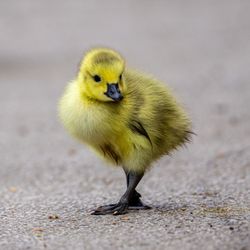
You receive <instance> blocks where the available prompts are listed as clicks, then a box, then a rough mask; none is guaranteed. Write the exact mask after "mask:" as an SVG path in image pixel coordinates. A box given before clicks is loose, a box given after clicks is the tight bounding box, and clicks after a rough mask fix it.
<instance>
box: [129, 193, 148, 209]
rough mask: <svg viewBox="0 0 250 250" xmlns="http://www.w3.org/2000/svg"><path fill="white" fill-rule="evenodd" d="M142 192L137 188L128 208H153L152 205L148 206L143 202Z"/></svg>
mask: <svg viewBox="0 0 250 250" xmlns="http://www.w3.org/2000/svg"><path fill="white" fill-rule="evenodd" d="M140 197H141V194H140V193H138V192H137V191H136V190H135V192H134V194H133V197H132V199H131V200H130V202H129V205H128V209H130V210H146V209H151V207H150V206H147V205H145V204H143V202H142V201H141V199H140Z"/></svg>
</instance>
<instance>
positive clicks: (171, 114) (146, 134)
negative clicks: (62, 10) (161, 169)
mask: <svg viewBox="0 0 250 250" xmlns="http://www.w3.org/2000/svg"><path fill="white" fill-rule="evenodd" d="M59 116H60V118H61V121H62V123H63V124H64V126H65V128H66V129H67V130H68V131H69V133H70V134H71V135H72V136H74V137H75V138H77V139H79V140H80V141H81V142H83V143H86V144H88V145H89V146H91V147H92V148H93V149H94V150H95V151H96V152H97V153H98V154H99V155H100V156H102V157H103V158H104V159H105V160H107V161H109V162H111V163H112V164H114V165H117V166H122V168H123V170H124V171H125V174H126V179H127V190H126V192H125V193H124V194H123V196H122V197H121V198H120V200H119V202H118V203H116V204H111V205H105V206H101V207H99V208H97V209H96V210H95V211H94V212H93V214H96V215H99V214H110V213H112V214H114V215H117V214H124V213H126V212H127V211H128V209H147V208H149V207H148V206H146V205H144V204H143V203H142V201H141V199H140V197H141V195H140V194H139V193H138V192H137V191H136V190H135V188H136V186H137V184H138V183H139V181H140V180H141V178H142V177H143V175H144V173H145V171H146V170H147V169H149V168H150V166H151V164H152V163H153V162H154V161H155V160H157V159H159V158H160V157H161V156H163V155H166V154H169V153H170V152H171V151H172V150H174V149H176V148H177V147H178V146H180V145H182V144H184V143H185V142H187V141H188V140H189V138H190V134H191V131H190V120H189V118H188V116H187V115H186V113H185V111H184V110H183V108H182V107H181V105H180V104H179V103H178V102H177V101H176V99H175V97H174V96H173V94H172V93H171V91H170V90H169V89H168V88H167V86H166V85H163V84H162V83H161V82H159V81H158V80H156V79H154V78H152V77H151V76H148V75H146V74H142V73H139V72H137V71H134V70H131V69H128V68H126V67H125V61H124V59H123V57H122V56H121V55H120V54H119V53H117V52H116V51H114V50H111V49H107V48H95V49H92V50H90V51H88V52H87V53H86V55H85V56H84V58H83V60H82V62H81V65H80V70H79V73H78V75H77V77H76V79H75V80H74V81H72V82H70V83H69V84H68V86H67V88H66V91H65V93H64V95H63V97H62V98H61V100H60V104H59Z"/></svg>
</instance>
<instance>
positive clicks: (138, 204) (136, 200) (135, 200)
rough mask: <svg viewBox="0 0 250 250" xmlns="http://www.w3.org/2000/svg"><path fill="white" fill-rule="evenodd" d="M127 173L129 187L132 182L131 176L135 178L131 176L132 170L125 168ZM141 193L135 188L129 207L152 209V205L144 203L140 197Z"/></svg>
mask: <svg viewBox="0 0 250 250" xmlns="http://www.w3.org/2000/svg"><path fill="white" fill-rule="evenodd" d="M124 172H125V174H126V179H127V187H128V186H129V182H130V178H133V176H131V174H130V172H128V171H126V170H124ZM140 197H141V194H140V193H138V192H137V191H136V190H134V193H133V195H132V198H131V200H130V202H129V209H132V210H144V209H150V208H151V207H150V206H147V205H145V204H143V202H142V201H141V199H140Z"/></svg>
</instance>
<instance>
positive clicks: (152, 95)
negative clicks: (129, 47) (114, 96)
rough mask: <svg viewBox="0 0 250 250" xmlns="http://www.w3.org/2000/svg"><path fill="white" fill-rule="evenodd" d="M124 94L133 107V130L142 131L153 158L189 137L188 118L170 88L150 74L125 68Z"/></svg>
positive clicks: (131, 117)
mask: <svg viewBox="0 0 250 250" xmlns="http://www.w3.org/2000/svg"><path fill="white" fill-rule="evenodd" d="M124 77H125V80H126V83H127V86H128V91H127V96H126V98H127V99H128V100H130V102H131V103H130V106H131V107H132V110H131V112H130V115H131V116H130V120H131V121H134V126H135V130H136V127H138V130H139V131H141V133H144V134H145V135H144V136H146V137H147V138H148V140H150V143H151V144H152V148H153V156H154V158H158V157H159V156H161V155H162V154H167V153H169V152H170V151H171V150H173V149H175V148H177V147H178V146H180V145H181V144H183V143H184V142H186V141H187V140H188V139H189V136H190V120H189V118H188V116H187V115H186V113H185V111H184V110H183V108H182V106H181V105H180V104H179V103H178V101H177V100H176V98H175V97H174V95H173V94H172V92H171V90H170V89H169V88H168V87H167V86H166V85H164V84H162V83H161V82H159V81H158V80H156V79H154V78H153V77H151V76H148V75H145V74H142V73H138V72H136V71H133V70H127V71H126V72H125V75H124Z"/></svg>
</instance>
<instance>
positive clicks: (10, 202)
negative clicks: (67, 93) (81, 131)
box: [0, 0, 250, 250]
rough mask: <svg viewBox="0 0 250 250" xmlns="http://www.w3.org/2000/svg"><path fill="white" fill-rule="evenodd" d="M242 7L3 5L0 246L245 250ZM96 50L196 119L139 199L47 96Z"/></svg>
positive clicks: (248, 173)
mask: <svg viewBox="0 0 250 250" xmlns="http://www.w3.org/2000/svg"><path fill="white" fill-rule="evenodd" d="M249 13H250V1H247V0H245V1H244V0H240V1H234V0H227V1H226V0H224V1H223V0H222V1H217V0H216V1H215V0H211V1H198V0H197V1H194V0H193V1H192V0H191V1H185V0H183V1H123V2H122V1H72V2H71V1H59V0H56V1H48V0H47V1H31V0H30V1H27V0H24V1H2V2H1V3H0V30H1V35H0V160H1V164H0V184H1V185H0V249H1V250H12V249H13V250H14V249H38V250H40V249H48V250H50V249H51V250H58V249H65V250H66V249H70V250H71V249H76V250H80V249H97V250H98V249H109V250H111V249H148V250H151V249H167V250H168V249H169V250H179V249H184V250H186V249H188V250H191V249H195V250H196V249H197V250H200V249H202V250H203V249H205V250H210V249H211V250H214V249H218V250H224V249H225V250H231V249H236V250H249V249H250V111H249V109H250V80H249V79H250V70H249V67H250V66H249V65H250V56H249V55H250V42H249V41H250V15H249ZM96 45H104V46H109V47H112V48H115V49H117V50H119V51H120V52H121V53H122V54H123V55H124V57H125V58H126V59H127V64H128V65H129V66H131V67H135V68H138V69H140V70H143V71H146V72H148V73H151V74H153V75H155V76H156V77H157V78H159V79H161V80H163V81H164V82H166V83H168V84H169V85H170V86H171V87H172V88H173V90H174V91H175V93H176V94H177V95H178V96H179V98H180V99H181V100H182V102H183V103H184V105H185V106H186V108H187V110H188V112H189V114H190V116H191V117H192V120H193V124H194V131H195V132H196V133H197V136H194V138H193V142H192V143H191V144H189V145H187V147H184V148H182V149H181V150H180V151H178V152H175V153H174V154H173V155H172V156H170V157H164V158H162V159H161V160H160V161H158V162H157V163H155V167H154V168H153V169H152V170H151V171H150V172H148V173H147V175H146V176H145V178H144V179H143V180H142V182H141V183H140V184H139V187H138V190H139V191H140V192H141V193H142V195H143V198H144V200H145V201H146V202H147V203H148V204H150V205H151V206H152V207H153V209H152V210H148V211H140V212H131V213H129V214H127V215H123V216H112V215H108V216H91V215H90V212H91V211H92V210H93V209H94V208H95V207H96V206H98V205H102V204H106V203H109V202H114V201H117V200H118V198H119V196H120V195H121V194H122V193H123V191H124V189H125V178H124V174H123V173H122V171H121V169H113V168H109V167H106V166H105V164H104V163H103V162H102V161H101V160H100V159H98V158H97V157H96V156H95V155H94V154H93V153H92V152H91V151H89V149H88V148H87V147H86V146H84V145H79V144H78V143H77V142H75V141H74V140H72V139H71V138H70V137H69V136H68V134H67V133H66V132H65V131H64V129H63V128H62V126H61V125H60V123H59V122H58V119H57V112H56V109H57V107H56V106H57V101H58V98H59V97H60V95H61V94H62V91H63V88H64V86H65V84H66V82H67V81H69V80H71V79H72V78H73V77H74V75H75V74H76V71H77V67H78V66H77V65H78V63H79V60H80V58H81V56H82V54H83V52H84V50H86V49H88V48H90V47H91V46H96Z"/></svg>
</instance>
